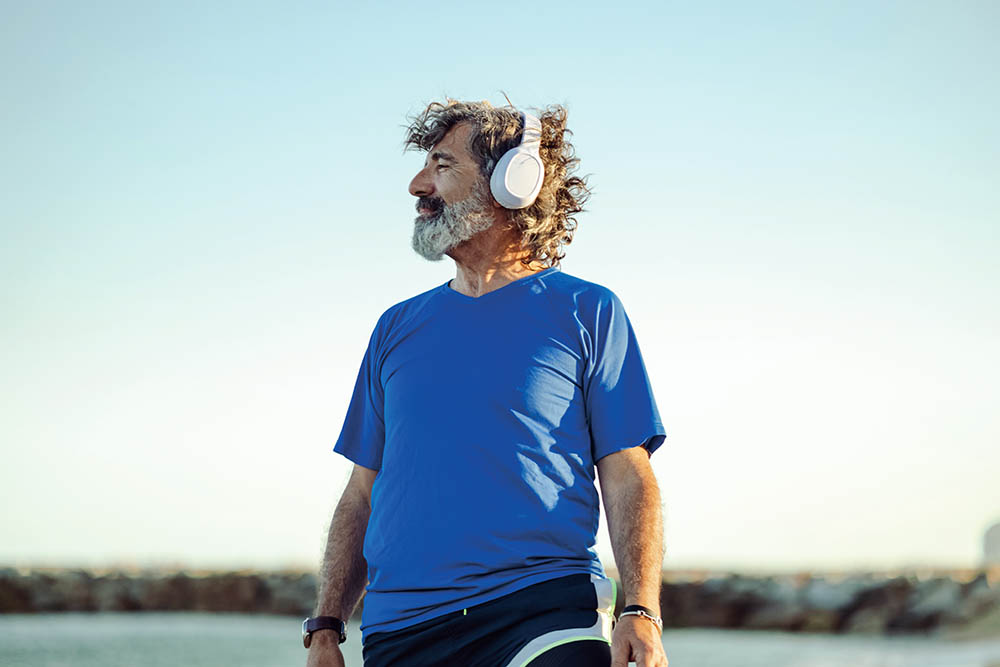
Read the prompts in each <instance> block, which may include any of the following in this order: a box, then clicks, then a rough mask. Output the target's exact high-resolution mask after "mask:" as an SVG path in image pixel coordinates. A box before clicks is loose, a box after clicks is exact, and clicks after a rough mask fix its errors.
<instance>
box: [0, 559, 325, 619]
mask: <svg viewBox="0 0 1000 667" xmlns="http://www.w3.org/2000/svg"><path fill="white" fill-rule="evenodd" d="M315 603H316V577H315V576H314V575H312V574H307V573H301V572H271V573H266V572H184V571H179V572H156V571H135V572H125V571H106V572H99V571H86V570H54V569H29V570H24V569H13V568H5V569H0V613H18V612H20V613H31V612H57V611H211V612H243V613H258V614H290V615H296V616H303V617H305V616H308V615H309V614H310V613H311V612H312V608H313V605H314V604H315Z"/></svg>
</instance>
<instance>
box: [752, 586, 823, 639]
mask: <svg viewBox="0 0 1000 667" xmlns="http://www.w3.org/2000/svg"><path fill="white" fill-rule="evenodd" d="M759 595H760V596H761V597H762V599H763V602H762V603H761V604H760V606H758V607H757V608H756V609H754V610H753V611H751V612H750V613H749V614H747V617H746V618H745V619H744V621H743V627H745V628H747V629H749V630H790V631H796V630H800V629H802V627H803V626H804V625H805V624H806V622H807V612H806V608H805V606H804V605H803V604H802V602H801V601H800V587H799V585H798V584H797V583H796V581H795V580H793V579H791V578H788V577H782V578H778V579H774V578H770V577H769V578H768V579H767V580H766V581H765V582H764V586H763V587H762V588H761V589H760V590H759Z"/></svg>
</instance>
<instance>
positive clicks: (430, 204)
mask: <svg viewBox="0 0 1000 667" xmlns="http://www.w3.org/2000/svg"><path fill="white" fill-rule="evenodd" d="M422 208H426V209H428V210H429V211H430V212H431V214H433V215H436V214H438V213H440V212H441V209H443V208H444V200H443V199H441V198H440V197H421V198H420V199H418V200H417V203H416V209H417V211H418V212H419V211H420V209H422Z"/></svg>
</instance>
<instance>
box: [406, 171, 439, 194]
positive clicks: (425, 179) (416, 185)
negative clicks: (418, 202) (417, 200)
mask: <svg viewBox="0 0 1000 667" xmlns="http://www.w3.org/2000/svg"><path fill="white" fill-rule="evenodd" d="M410 194H411V195H413V196H414V197H429V196H430V195H432V194H434V181H433V180H432V179H431V178H430V172H429V170H428V169H427V167H424V168H423V169H421V170H420V171H418V172H417V175H416V176H414V177H413V180H412V181H410Z"/></svg>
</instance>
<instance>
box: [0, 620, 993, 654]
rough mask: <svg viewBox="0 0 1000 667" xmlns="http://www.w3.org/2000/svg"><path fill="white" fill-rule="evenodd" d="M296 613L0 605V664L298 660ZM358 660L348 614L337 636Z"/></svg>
mask: <svg viewBox="0 0 1000 667" xmlns="http://www.w3.org/2000/svg"><path fill="white" fill-rule="evenodd" d="M301 626H302V620H301V619H296V618H293V617H289V616H257V615H244V614H199V613H189V612H179V613H133V614H128V613H95V614H78V613H64V614H7V615H0V665H2V666H3V667H29V666H30V667H64V666H65V667H140V666H146V665H148V666H151V667H160V666H164V667H165V666H167V665H170V666H171V667H174V666H177V665H184V666H185V667H209V666H211V667H223V666H228V665H240V666H241V667H278V666H282V667H284V666H286V665H300V666H304V665H305V660H306V651H305V649H304V648H303V647H302V639H301ZM663 644H664V646H665V647H666V650H667V657H668V658H669V660H670V665H671V667H847V666H850V667H1000V638H997V639H985V640H975V641H948V640H944V639H934V638H928V637H898V638H897V637H893V638H886V637H863V636H855V635H846V636H845V635H810V634H789V633H778V632H747V631H737V630H667V631H666V632H665V633H664V634H663ZM343 650H344V656H345V658H346V661H347V665H348V666H352V665H356V666H360V665H361V636H360V631H359V629H358V627H357V624H356V623H352V624H351V626H350V627H349V628H348V640H347V643H345V644H344V646H343Z"/></svg>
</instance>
